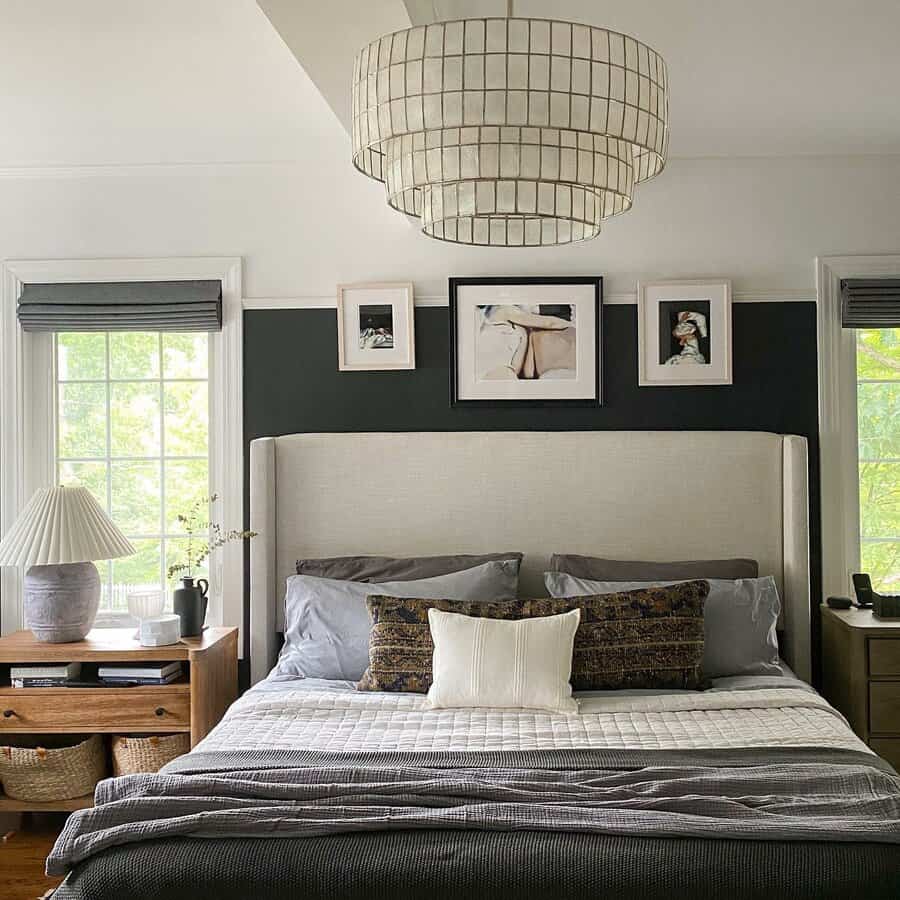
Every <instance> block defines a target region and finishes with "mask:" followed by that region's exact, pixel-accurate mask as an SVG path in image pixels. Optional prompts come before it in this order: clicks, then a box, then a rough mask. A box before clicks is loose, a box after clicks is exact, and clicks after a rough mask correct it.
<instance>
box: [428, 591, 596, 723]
mask: <svg viewBox="0 0 900 900" xmlns="http://www.w3.org/2000/svg"><path fill="white" fill-rule="evenodd" d="M580 620H581V610H580V609H573V610H572V611H571V612H567V613H563V614H562V615H559V616H542V617H539V618H533V619H517V620H507V619H481V618H477V617H475V616H462V615H459V614H458V613H448V612H441V611H440V610H438V609H429V610H428V625H429V627H430V628H431V639H432V640H433V641H434V657H433V661H432V665H431V668H432V674H433V679H432V684H431V689H430V690H429V691H428V705H429V706H430V707H431V708H432V709H441V708H445V707H454V706H488V707H508V708H509V707H511V708H519V709H522V708H526V709H544V710H547V711H548V712H555V713H565V714H567V715H572V714H574V713H577V712H578V704H577V703H576V701H575V700H574V699H573V698H572V685H571V684H569V677H570V675H571V674H572V646H573V644H574V642H575V632H576V630H577V629H578V623H579V621H580Z"/></svg>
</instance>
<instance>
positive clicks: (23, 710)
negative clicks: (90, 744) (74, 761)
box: [0, 684, 191, 735]
mask: <svg viewBox="0 0 900 900" xmlns="http://www.w3.org/2000/svg"><path fill="white" fill-rule="evenodd" d="M190 726H191V697H190V688H189V686H188V685H186V684H185V685H177V686H167V687H163V688H117V689H115V688H110V689H107V688H81V689H79V688H64V689H62V690H54V689H52V688H32V689H28V688H24V689H18V690H16V689H9V690H4V691H0V735H2V734H3V733H4V732H11V733H12V732H28V731H48V732H52V731H69V732H80V731H84V732H97V731H105V732H115V731H140V730H145V731H189V730H190Z"/></svg>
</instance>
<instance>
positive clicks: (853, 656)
mask: <svg viewBox="0 0 900 900" xmlns="http://www.w3.org/2000/svg"><path fill="white" fill-rule="evenodd" d="M821 609H822V667H823V676H824V677H823V683H822V693H823V694H824V695H825V699H826V700H828V702H829V703H831V705H832V706H834V707H836V708H837V709H839V710H840V711H841V712H842V713H843V714H844V715H845V716H846V717H847V721H848V722H850V725H851V727H852V728H853V730H854V731H855V732H856V733H857V734H858V735H859V736H860V737H861V738H862V739H863V740H864V741H865V742H866V743H867V744H868V745H869V746H870V747H871V748H872V749H873V750H874V751H875V752H876V753H877V754H879V756H883V757H884V758H885V759H886V760H887V761H888V762H889V763H891V765H893V766H896V767H900V619H876V618H875V616H873V615H872V610H870V609H855V608H854V609H831V607H829V606H825V605H824V604H823V605H822V607H821Z"/></svg>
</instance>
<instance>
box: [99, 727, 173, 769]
mask: <svg viewBox="0 0 900 900" xmlns="http://www.w3.org/2000/svg"><path fill="white" fill-rule="evenodd" d="M190 749H191V737H190V735H188V734H169V735H162V734H152V735H150V736H149V737H134V736H129V737H121V736H116V737H114V738H113V739H112V760H113V775H136V774H138V773H139V772H158V771H159V770H160V769H161V768H162V767H163V766H164V765H165V764H166V763H170V762H172V760H173V759H177V758H178V757H179V756H182V755H183V754H185V753H187V752H188V750H190Z"/></svg>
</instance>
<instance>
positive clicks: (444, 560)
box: [297, 553, 522, 584]
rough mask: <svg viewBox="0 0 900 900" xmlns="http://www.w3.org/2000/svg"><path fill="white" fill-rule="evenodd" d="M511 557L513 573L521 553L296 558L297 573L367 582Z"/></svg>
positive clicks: (441, 572) (442, 571) (438, 572)
mask: <svg viewBox="0 0 900 900" xmlns="http://www.w3.org/2000/svg"><path fill="white" fill-rule="evenodd" d="M505 560H512V561H513V562H515V564H516V573H515V574H516V575H518V571H519V566H520V565H521V564H522V554H521V553H482V554H478V555H472V554H465V553H457V554H454V555H452V556H409V557H393V556H331V557H327V558H323V559H298V560H297V574H298V575H314V576H315V577H316V578H334V579H337V580H339V581H363V582H368V583H371V584H375V583H379V582H383V581H417V580H419V579H420V578H435V577H437V576H438V575H451V574H453V573H454V572H462V571H464V570H465V569H474V568H475V566H482V565H484V564H485V563H489V562H503V561H505Z"/></svg>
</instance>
